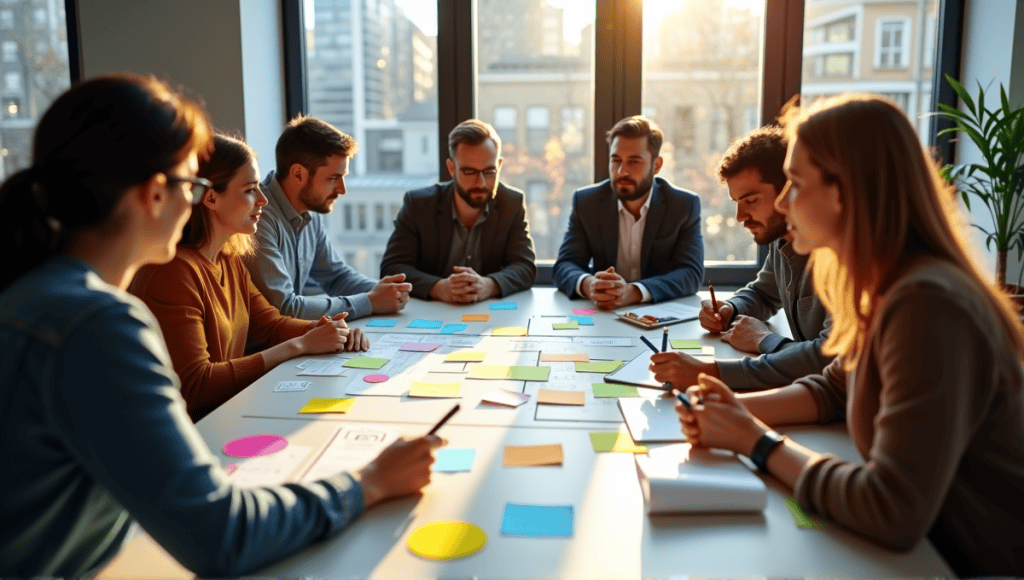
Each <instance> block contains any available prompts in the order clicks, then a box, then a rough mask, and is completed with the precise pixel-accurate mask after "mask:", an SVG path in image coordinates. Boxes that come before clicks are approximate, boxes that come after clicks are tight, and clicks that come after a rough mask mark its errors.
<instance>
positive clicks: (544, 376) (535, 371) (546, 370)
mask: <svg viewBox="0 0 1024 580" xmlns="http://www.w3.org/2000/svg"><path fill="white" fill-rule="evenodd" d="M550 375H551V367H512V372H511V373H510V374H509V378H510V379H512V380H513V381H546V380H548V377H549V376H550Z"/></svg>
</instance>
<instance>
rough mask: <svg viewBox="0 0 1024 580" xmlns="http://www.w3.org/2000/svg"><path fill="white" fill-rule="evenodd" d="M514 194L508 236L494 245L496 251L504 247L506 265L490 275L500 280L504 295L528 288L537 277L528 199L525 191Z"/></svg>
mask: <svg viewBox="0 0 1024 580" xmlns="http://www.w3.org/2000/svg"><path fill="white" fill-rule="evenodd" d="M511 197H512V199H513V200H515V202H516V203H515V204H514V205H513V204H509V205H512V207H510V208H508V209H509V210H512V218H511V224H510V226H509V235H508V239H507V240H495V243H494V244H493V245H492V247H493V248H494V249H496V250H500V249H501V248H504V250H505V251H504V254H505V255H504V258H503V259H502V264H503V267H502V269H501V270H499V271H497V272H494V273H492V274H488V276H489V277H491V278H493V279H494V281H495V282H497V283H498V286H499V287H500V288H501V295H502V296H508V295H509V294H513V293H515V292H519V291H520V290H526V289H527V288H529V287H531V286H533V283H534V281H536V280H537V263H536V260H537V254H536V253H535V252H534V249H533V238H532V237H531V236H530V224H529V222H528V221H527V218H526V198H525V197H523V195H522V194H515V195H514V196H511Z"/></svg>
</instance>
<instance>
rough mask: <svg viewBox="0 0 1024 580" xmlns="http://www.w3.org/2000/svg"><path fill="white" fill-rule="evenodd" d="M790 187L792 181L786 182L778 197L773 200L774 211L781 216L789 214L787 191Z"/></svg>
mask: <svg viewBox="0 0 1024 580" xmlns="http://www.w3.org/2000/svg"><path fill="white" fill-rule="evenodd" d="M792 185H793V182H792V181H787V182H786V185H785V186H784V187H783V188H782V191H781V192H780V193H779V195H778V197H776V198H775V210H776V211H778V212H779V213H781V214H787V213H789V189H790V188H791V187H792Z"/></svg>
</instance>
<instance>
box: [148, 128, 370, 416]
mask: <svg viewBox="0 0 1024 580" xmlns="http://www.w3.org/2000/svg"><path fill="white" fill-rule="evenodd" d="M198 175H199V176H200V177H204V178H206V179H208V180H210V181H211V182H213V188H212V189H211V190H209V191H207V192H206V194H205V195H204V198H203V200H202V202H201V203H199V204H198V205H197V206H196V209H195V210H194V211H193V212H192V216H191V217H190V218H189V220H188V223H187V224H186V225H185V230H184V233H183V234H182V237H181V241H180V242H179V243H178V252H177V255H176V257H175V258H174V260H172V261H171V262H169V263H167V264H162V265H159V266H149V267H146V268H143V269H141V270H140V271H139V273H138V275H136V277H135V280H134V281H133V282H132V286H131V292H132V293H133V294H135V295H137V296H138V297H140V298H142V300H144V301H145V302H146V305H147V306H149V308H150V310H152V311H153V314H155V315H156V317H157V319H158V320H159V322H160V328H161V329H162V331H163V334H164V339H165V340H166V342H167V348H168V350H169V351H170V354H171V362H172V363H173V364H174V370H175V371H176V372H177V373H178V376H179V377H180V378H181V391H182V395H183V396H184V398H185V401H186V403H187V404H188V412H189V415H190V416H191V417H192V420H193V421H198V420H199V419H201V418H202V417H204V416H206V415H207V414H208V413H209V412H210V411H212V410H214V409H215V408H217V407H218V406H219V405H220V404H221V403H223V402H224V401H227V400H228V399H230V398H231V397H233V396H234V395H235V394H237V393H238V392H240V391H241V390H242V389H244V388H245V387H246V386H248V385H249V384H251V383H252V382H253V381H255V380H256V379H257V378H259V377H261V376H262V375H263V374H264V373H266V372H267V371H269V370H270V369H272V368H274V367H275V366H277V365H278V364H280V363H282V362H284V361H286V360H288V359H290V358H294V357H296V356H299V355H303V354H320V353H326V352H340V351H342V350H345V349H348V350H366V349H367V348H369V341H368V340H367V339H366V337H365V336H364V335H363V334H362V333H361V332H360V331H359V330H353V331H351V333H350V331H349V328H348V326H347V325H346V324H345V321H344V319H345V316H346V315H347V314H348V313H345V312H343V313H341V314H339V315H337V316H335V317H334V318H333V319H329V318H327V317H326V316H324V317H323V318H321V319H320V320H318V321H309V320H299V319H296V318H291V317H289V316H283V315H282V314H281V313H280V312H279V311H278V310H277V308H274V307H273V306H272V305H271V304H270V303H269V302H267V300H266V298H264V297H263V295H262V294H260V293H259V291H258V290H257V289H256V287H255V286H253V283H252V281H251V279H250V278H249V272H248V270H246V268H245V266H244V264H243V262H242V256H243V255H245V254H246V253H248V252H250V251H252V234H253V233H255V232H256V224H257V223H258V221H259V219H260V213H261V208H262V207H263V206H264V205H266V203H267V198H266V197H265V196H264V195H263V192H261V191H260V188H259V184H258V181H259V167H258V166H257V164H256V154H255V152H254V151H253V150H252V149H251V148H250V147H249V146H248V145H246V144H245V143H243V142H242V141H239V140H237V139H233V138H231V137H226V136H222V135H218V136H216V138H215V139H214V150H213V152H212V153H211V154H210V158H209V159H208V160H207V161H204V162H202V163H201V164H200V167H199V172H198ZM247 342H248V343H255V344H259V345H270V346H269V348H267V349H266V350H263V351H261V352H257V353H254V354H251V355H248V356H246V355H245V346H246V343H247Z"/></svg>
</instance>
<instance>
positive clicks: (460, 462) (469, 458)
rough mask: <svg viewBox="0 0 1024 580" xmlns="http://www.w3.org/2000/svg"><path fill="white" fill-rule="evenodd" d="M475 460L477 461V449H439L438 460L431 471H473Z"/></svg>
mask: <svg viewBox="0 0 1024 580" xmlns="http://www.w3.org/2000/svg"><path fill="white" fill-rule="evenodd" d="M474 460H476V449H448V448H444V449H438V450H437V459H436V460H435V461H434V465H433V466H432V467H431V468H430V469H431V471H442V472H447V473H451V472H454V471H472V469H473V461H474Z"/></svg>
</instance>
